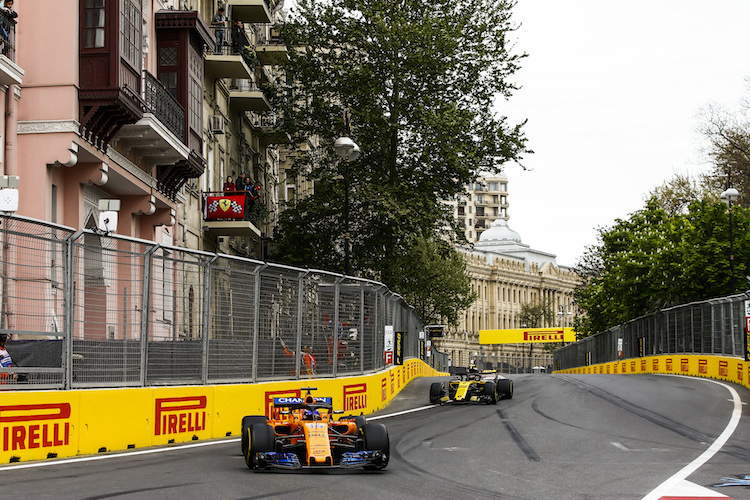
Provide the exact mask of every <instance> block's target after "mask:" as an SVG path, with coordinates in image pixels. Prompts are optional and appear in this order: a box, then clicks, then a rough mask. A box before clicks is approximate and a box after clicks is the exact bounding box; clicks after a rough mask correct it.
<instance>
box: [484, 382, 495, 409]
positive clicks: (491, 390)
mask: <svg viewBox="0 0 750 500" xmlns="http://www.w3.org/2000/svg"><path fill="white" fill-rule="evenodd" d="M484 395H485V396H487V398H488V399H487V404H488V405H494V404H497V391H495V382H485V383H484Z"/></svg>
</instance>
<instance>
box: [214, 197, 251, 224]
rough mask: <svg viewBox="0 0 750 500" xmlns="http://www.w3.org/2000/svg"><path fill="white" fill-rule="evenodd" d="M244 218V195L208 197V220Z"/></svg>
mask: <svg viewBox="0 0 750 500" xmlns="http://www.w3.org/2000/svg"><path fill="white" fill-rule="evenodd" d="M244 218H245V195H244V194H238V195H227V196H207V197H206V220H217V219H240V220H242V219H244Z"/></svg>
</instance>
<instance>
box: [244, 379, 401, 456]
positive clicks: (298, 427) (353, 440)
mask: <svg viewBox="0 0 750 500" xmlns="http://www.w3.org/2000/svg"><path fill="white" fill-rule="evenodd" d="M302 390H303V391H307V395H306V396H305V397H304V398H302V397H283V398H274V400H273V406H272V407H271V416H270V417H269V418H266V417H265V416H264V415H248V416H246V417H244V418H243V419H242V454H243V456H244V457H245V463H246V464H247V466H248V467H249V468H250V469H254V470H258V469H267V468H279V469H302V468H310V469H312V468H315V469H323V468H340V467H341V468H346V467H364V468H365V469H368V470H381V469H385V467H386V466H387V465H388V459H389V455H390V441H389V439H388V431H387V430H386V428H385V425H383V424H380V423H367V420H366V419H365V417H363V416H345V417H341V418H340V419H339V420H337V421H335V420H333V413H334V412H333V403H332V398H329V397H313V396H312V395H311V394H310V392H311V391H314V390H316V388H314V387H306V388H303V389H302Z"/></svg>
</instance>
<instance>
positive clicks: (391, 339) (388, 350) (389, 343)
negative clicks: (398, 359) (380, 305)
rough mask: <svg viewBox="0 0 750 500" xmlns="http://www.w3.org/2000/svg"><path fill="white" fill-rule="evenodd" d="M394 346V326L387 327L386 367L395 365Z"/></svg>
mask: <svg viewBox="0 0 750 500" xmlns="http://www.w3.org/2000/svg"><path fill="white" fill-rule="evenodd" d="M393 344H394V333H393V325H386V327H385V337H384V339H383V346H384V351H385V364H386V365H389V364H392V363H393Z"/></svg>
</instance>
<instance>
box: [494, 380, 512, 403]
mask: <svg viewBox="0 0 750 500" xmlns="http://www.w3.org/2000/svg"><path fill="white" fill-rule="evenodd" d="M497 393H498V394H499V398H500V399H513V381H512V380H508V379H507V378H504V379H500V380H498V381H497Z"/></svg>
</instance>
